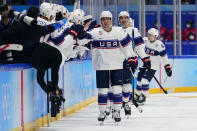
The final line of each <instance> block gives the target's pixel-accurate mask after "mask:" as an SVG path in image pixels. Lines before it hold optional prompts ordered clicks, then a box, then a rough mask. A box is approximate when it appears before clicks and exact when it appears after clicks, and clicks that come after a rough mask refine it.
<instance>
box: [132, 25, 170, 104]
mask: <svg viewBox="0 0 197 131" xmlns="http://www.w3.org/2000/svg"><path fill="white" fill-rule="evenodd" d="M158 35H159V33H158V30H157V29H155V28H151V29H149V30H148V38H147V37H145V38H144V42H145V52H146V54H147V55H149V56H150V60H151V69H150V70H149V71H148V70H146V69H144V68H143V67H140V72H139V73H138V77H137V88H136V89H137V90H136V94H135V99H136V101H137V102H139V103H141V104H142V105H143V104H144V103H145V101H146V97H147V94H148V90H149V83H150V81H151V80H152V78H153V75H154V74H155V73H156V71H157V70H158V69H159V65H160V62H161V60H162V62H163V65H164V68H165V71H166V74H167V75H168V76H169V77H171V76H172V69H171V66H170V64H169V61H168V56H167V54H166V50H165V45H164V44H163V43H162V42H161V41H160V40H158Z"/></svg>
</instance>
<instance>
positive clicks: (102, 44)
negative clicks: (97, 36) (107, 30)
mask: <svg viewBox="0 0 197 131" xmlns="http://www.w3.org/2000/svg"><path fill="white" fill-rule="evenodd" d="M92 47H93V48H100V49H114V48H119V41H118V40H94V41H93V42H92Z"/></svg>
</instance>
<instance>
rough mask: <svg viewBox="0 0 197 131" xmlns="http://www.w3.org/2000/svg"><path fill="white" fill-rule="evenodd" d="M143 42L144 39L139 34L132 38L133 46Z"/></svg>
mask: <svg viewBox="0 0 197 131" xmlns="http://www.w3.org/2000/svg"><path fill="white" fill-rule="evenodd" d="M143 43H144V40H143V39H142V37H141V36H139V37H136V38H134V44H135V46H138V45H141V44H143Z"/></svg>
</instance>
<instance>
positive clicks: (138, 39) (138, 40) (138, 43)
mask: <svg viewBox="0 0 197 131" xmlns="http://www.w3.org/2000/svg"><path fill="white" fill-rule="evenodd" d="M133 30H134V31H133V32H134V40H133V41H134V47H135V48H134V51H135V52H136V53H137V54H138V55H139V56H140V58H141V59H143V58H145V57H147V56H148V55H147V54H146V53H145V45H144V40H143V38H142V36H141V34H140V33H139V31H138V29H137V28H134V29H133Z"/></svg>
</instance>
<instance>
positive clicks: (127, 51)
mask: <svg viewBox="0 0 197 131" xmlns="http://www.w3.org/2000/svg"><path fill="white" fill-rule="evenodd" d="M88 33H89V34H90V38H91V39H92V62H93V68H94V69H95V70H116V69H123V61H124V59H125V58H128V57H131V56H133V55H134V52H133V51H132V50H131V48H132V47H131V46H132V45H131V37H130V36H129V35H128V34H127V33H126V31H124V30H123V29H122V28H121V27H112V30H111V31H110V32H106V31H105V30H103V28H102V27H99V28H95V29H93V30H92V31H90V32H88Z"/></svg>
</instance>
